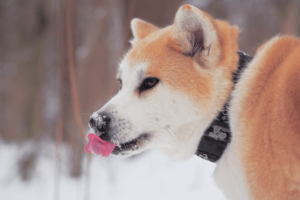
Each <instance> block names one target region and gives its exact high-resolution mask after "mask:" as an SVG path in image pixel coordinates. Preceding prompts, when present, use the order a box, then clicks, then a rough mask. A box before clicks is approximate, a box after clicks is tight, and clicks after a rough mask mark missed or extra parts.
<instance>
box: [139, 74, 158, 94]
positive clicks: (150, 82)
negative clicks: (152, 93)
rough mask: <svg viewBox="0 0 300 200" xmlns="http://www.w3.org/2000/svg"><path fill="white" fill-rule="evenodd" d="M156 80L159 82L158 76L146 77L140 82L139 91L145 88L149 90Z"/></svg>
mask: <svg viewBox="0 0 300 200" xmlns="http://www.w3.org/2000/svg"><path fill="white" fill-rule="evenodd" d="M158 82H159V80H158V78H154V77H149V78H146V79H145V80H144V81H143V83H142V84H141V86H140V87H139V91H140V93H141V92H143V91H145V90H149V89H151V88H153V87H154V86H155V85H156V84H157V83H158Z"/></svg>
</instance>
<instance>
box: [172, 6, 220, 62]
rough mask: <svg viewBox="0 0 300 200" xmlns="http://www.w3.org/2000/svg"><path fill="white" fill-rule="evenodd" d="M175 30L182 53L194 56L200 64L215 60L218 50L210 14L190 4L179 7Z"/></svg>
mask: <svg viewBox="0 0 300 200" xmlns="http://www.w3.org/2000/svg"><path fill="white" fill-rule="evenodd" d="M174 26H175V31H176V36H175V37H177V38H178V40H179V45H180V46H182V48H183V50H182V51H183V54H185V55H187V56H191V57H195V58H196V59H197V61H198V62H200V64H202V65H204V66H205V65H207V64H205V62H209V64H214V63H212V62H213V61H216V60H217V59H218V57H219V54H220V52H219V51H218V46H219V41H218V36H217V32H216V30H215V21H214V20H213V19H212V17H211V16H210V15H208V14H207V13H205V12H203V11H201V10H199V9H198V8H196V7H194V6H191V5H184V6H182V7H180V8H179V10H178V11H177V13H176V16H175V22H174Z"/></svg>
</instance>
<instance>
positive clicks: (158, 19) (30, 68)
mask: <svg viewBox="0 0 300 200" xmlns="http://www.w3.org/2000/svg"><path fill="white" fill-rule="evenodd" d="M186 3H189V4H192V5H194V6H196V7H199V8H200V9H202V10H204V11H206V12H208V13H209V14H211V15H212V16H213V17H215V18H219V19H224V20H227V21H228V22H230V24H232V25H237V26H238V27H239V28H240V29H241V33H240V35H239V41H238V42H239V48H240V50H242V51H244V52H246V53H248V54H251V55H253V54H254V52H255V49H256V48H257V47H258V46H259V44H261V43H262V42H264V41H266V40H267V39H269V38H270V37H272V36H275V35H276V34H279V33H280V34H293V35H299V33H300V0H247V1H246V0H26V1H24V0H0V30H1V31H0V140H2V141H4V142H5V143H17V144H18V143H22V142H24V141H33V144H34V145H39V144H40V143H41V142H42V141H43V142H44V141H47V142H51V143H57V144H60V143H61V142H62V144H64V145H65V146H67V148H69V149H71V151H70V154H69V158H70V164H69V172H70V175H71V176H73V177H78V176H81V174H82V173H83V170H82V161H83V157H84V155H85V153H84V151H83V144H84V143H85V141H83V139H82V137H81V136H80V128H78V126H77V124H76V118H75V117H74V116H75V115H74V112H73V105H74V99H73V98H72V92H71V82H70V71H69V68H68V66H70V65H73V64H74V69H75V70H74V72H75V77H76V85H77V91H78V101H79V106H80V116H81V119H79V120H81V122H82V123H83V125H84V129H87V128H88V127H87V122H88V119H89V116H90V115H91V113H92V112H93V111H95V110H97V109H99V108H100V107H101V106H102V105H103V104H104V103H105V102H106V101H107V100H109V99H110V98H111V97H112V96H113V95H114V94H115V93H116V92H117V90H118V85H117V83H116V80H115V73H116V69H117V67H118V62H119V61H120V59H121V58H122V55H123V54H124V52H126V50H128V48H130V45H129V43H128V40H129V39H130V38H131V37H132V34H131V31H130V20H131V19H132V18H134V17H138V18H141V19H144V20H146V21H148V22H151V23H153V24H155V25H157V26H159V27H164V26H166V25H169V24H171V23H172V22H173V18H174V16H175V13H176V11H177V9H178V8H179V6H180V5H182V4H186ZM68 14H69V15H68ZM68 16H69V17H68ZM68 39H70V40H69V43H68ZM75 103H76V102H75ZM37 156H38V152H37V151H30V152H29V153H28V155H26V156H22V157H21V158H20V160H19V162H18V163H19V164H20V165H21V166H22V167H21V170H20V176H21V177H22V178H23V179H24V180H26V179H30V176H29V175H30V170H32V169H34V167H33V166H34V163H35V159H36V157H37Z"/></svg>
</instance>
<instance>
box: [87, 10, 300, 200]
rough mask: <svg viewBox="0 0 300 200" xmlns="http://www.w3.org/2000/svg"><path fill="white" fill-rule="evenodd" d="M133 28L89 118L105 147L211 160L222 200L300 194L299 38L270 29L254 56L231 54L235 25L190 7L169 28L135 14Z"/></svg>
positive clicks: (124, 152) (121, 152)
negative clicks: (112, 85)
mask: <svg viewBox="0 0 300 200" xmlns="http://www.w3.org/2000/svg"><path fill="white" fill-rule="evenodd" d="M131 29H132V32H133V36H134V38H133V39H132V40H131V44H132V48H131V49H130V50H129V51H128V53H127V54H126V55H125V56H124V58H123V60H122V61H121V63H120V67H119V71H118V75H117V80H118V81H119V83H120V90H119V92H118V93H117V94H116V95H115V96H114V97H113V98H112V99H111V100H110V101H108V102H107V103H106V104H105V105H104V106H103V107H102V108H101V109H99V110H98V111H96V112H95V113H93V115H92V116H91V119H90V122H89V125H90V127H91V128H92V130H93V132H94V133H95V134H97V135H98V136H99V137H100V138H102V139H103V140H105V141H109V142H111V143H116V144H117V146H116V147H115V148H114V149H113V154H117V155H123V156H131V155H134V154H138V153H141V152H143V151H145V150H146V149H149V148H158V149H160V150H161V151H163V152H164V153H165V154H166V155H167V156H168V157H170V158H171V159H173V160H186V159H188V158H190V157H191V156H192V155H194V154H195V153H196V154H197V155H199V156H200V157H202V158H205V159H207V160H211V161H215V162H217V168H216V170H215V173H214V178H215V181H216V183H217V185H218V187H220V188H221V190H222V191H223V192H224V194H225V196H226V197H227V198H228V199H243V200H247V199H272V200H275V199H285V200H287V199H291V200H295V199H300V64H299V63H300V57H299V55H300V41H299V39H297V38H295V37H291V36H276V37H274V38H272V39H271V40H269V41H267V42H265V43H264V44H263V45H262V46H260V47H259V48H258V50H257V52H256V53H255V55H254V57H253V59H252V58H251V57H250V56H247V55H245V54H243V53H237V52H238V45H237V36H238V34H239V29H238V28H237V27H236V26H231V25H229V24H228V23H227V22H225V21H222V20H217V19H213V18H212V17H211V16H210V15H209V14H207V13H205V12H203V11H201V10H199V9H198V8H196V7H193V6H191V5H184V6H182V7H180V8H179V10H178V11H177V13H176V16H175V20H174V23H173V24H172V25H170V26H168V27H165V28H162V29H159V28H158V27H156V26H154V25H152V24H150V23H148V22H145V21H142V20H140V19H133V20H132V21H131ZM241 58H242V60H241ZM239 62H243V63H244V64H243V66H242V67H241V68H239V64H238V63H239ZM235 79H236V83H235V81H234V80H235ZM224 111H225V112H226V113H224ZM220 113H221V114H220ZM222 113H223V114H222ZM224 117H225V118H224ZM218 118H220V120H221V121H220V120H219V119H218ZM222 119H224V120H223V121H222ZM218 120H219V121H220V123H223V125H224V126H222V125H218V123H219V122H217V121H218ZM214 122H216V124H217V125H216V124H214ZM212 124H214V125H212ZM226 124H227V125H226ZM208 130H210V131H208ZM205 151H207V152H205ZM210 151H211V152H210Z"/></svg>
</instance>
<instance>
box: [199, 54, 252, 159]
mask: <svg viewBox="0 0 300 200" xmlns="http://www.w3.org/2000/svg"><path fill="white" fill-rule="evenodd" d="M237 53H238V55H239V63H238V69H237V70H236V71H235V72H234V73H233V74H232V81H233V83H234V85H235V84H236V83H237V82H238V80H239V78H240V76H241V74H242V72H243V71H244V69H245V68H246V67H247V64H248V63H249V62H250V61H251V60H252V57H251V56H249V55H247V54H245V53H244V52H241V51H238V52H237ZM229 101H230V98H229V99H228V100H227V102H226V103H225V105H224V107H223V109H222V110H221V111H220V112H219V113H218V116H217V117H216V118H215V119H214V120H213V121H212V122H211V124H210V125H209V127H208V128H207V129H206V130H205V131H204V134H203V136H202V138H201V140H200V142H199V145H198V148H197V151H196V155H197V156H199V157H201V158H203V159H205V160H209V161H211V162H217V161H218V160H219V159H220V158H221V156H222V155H223V153H224V151H225V149H226V147H227V145H228V144H229V143H230V141H231V130H230V127H229V118H228V105H229Z"/></svg>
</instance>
